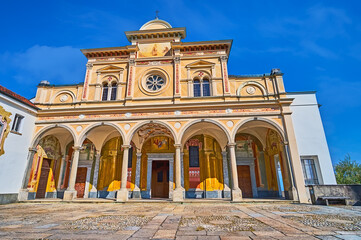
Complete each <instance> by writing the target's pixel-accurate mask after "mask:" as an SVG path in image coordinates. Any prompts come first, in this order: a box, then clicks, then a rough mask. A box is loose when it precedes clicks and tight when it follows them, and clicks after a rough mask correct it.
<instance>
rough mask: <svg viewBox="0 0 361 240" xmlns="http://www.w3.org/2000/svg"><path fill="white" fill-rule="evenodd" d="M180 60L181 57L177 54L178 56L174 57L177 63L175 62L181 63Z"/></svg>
mask: <svg viewBox="0 0 361 240" xmlns="http://www.w3.org/2000/svg"><path fill="white" fill-rule="evenodd" d="M180 60H181V59H180V57H178V56H177V57H174V63H175V64H179V63H180Z"/></svg>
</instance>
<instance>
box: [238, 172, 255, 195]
mask: <svg viewBox="0 0 361 240" xmlns="http://www.w3.org/2000/svg"><path fill="white" fill-rule="evenodd" d="M237 173H238V185H239V188H240V189H241V190H242V196H243V197H246V198H251V197H253V193H252V181H251V169H250V167H249V166H247V165H238V166H237Z"/></svg>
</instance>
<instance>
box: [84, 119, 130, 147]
mask: <svg viewBox="0 0 361 240" xmlns="http://www.w3.org/2000/svg"><path fill="white" fill-rule="evenodd" d="M99 126H110V127H113V128H115V129H116V130H117V131H118V132H119V134H120V136H121V137H122V139H123V141H124V140H125V135H124V133H123V132H122V129H121V128H120V126H118V125H116V124H114V123H105V122H100V123H95V124H93V125H90V126H88V127H86V128H85V129H84V130H83V131H82V132H81V134H80V135H79V141H78V142H77V145H78V146H81V144H83V142H84V141H85V139H86V138H87V134H88V133H89V132H90V131H91V130H92V129H94V128H96V127H99Z"/></svg>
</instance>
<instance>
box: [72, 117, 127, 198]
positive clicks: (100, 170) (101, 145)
mask: <svg viewBox="0 0 361 240" xmlns="http://www.w3.org/2000/svg"><path fill="white" fill-rule="evenodd" d="M83 139H85V140H83ZM80 143H81V145H82V146H83V150H81V152H80V155H79V165H78V176H79V178H80V179H85V181H84V180H82V181H80V179H79V181H78V180H77V183H79V184H83V185H84V186H85V188H86V189H85V191H84V193H85V195H84V197H85V198H86V197H90V198H96V197H99V198H115V196H116V191H117V190H119V189H120V185H121V172H122V162H123V152H124V149H123V134H122V133H121V132H120V129H118V128H117V127H116V126H113V125H111V124H96V125H95V126H91V127H90V128H89V129H87V130H86V131H85V133H84V134H83V135H82V136H81V137H80ZM85 149H89V150H87V151H86V153H84V154H83V152H84V151H85ZM82 156H84V158H82ZM130 171H131V168H130ZM78 176H77V177H78ZM77 179H78V178H77ZM84 182H85V184H84ZM127 186H128V187H131V186H130V183H128V184H127ZM76 190H77V189H76ZM78 193H79V192H78Z"/></svg>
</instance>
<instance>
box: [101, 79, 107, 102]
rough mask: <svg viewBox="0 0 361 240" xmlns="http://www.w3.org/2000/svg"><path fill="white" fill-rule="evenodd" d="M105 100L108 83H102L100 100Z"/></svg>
mask: <svg viewBox="0 0 361 240" xmlns="http://www.w3.org/2000/svg"><path fill="white" fill-rule="evenodd" d="M107 100H108V83H104V84H103V95H102V101H107Z"/></svg>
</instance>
